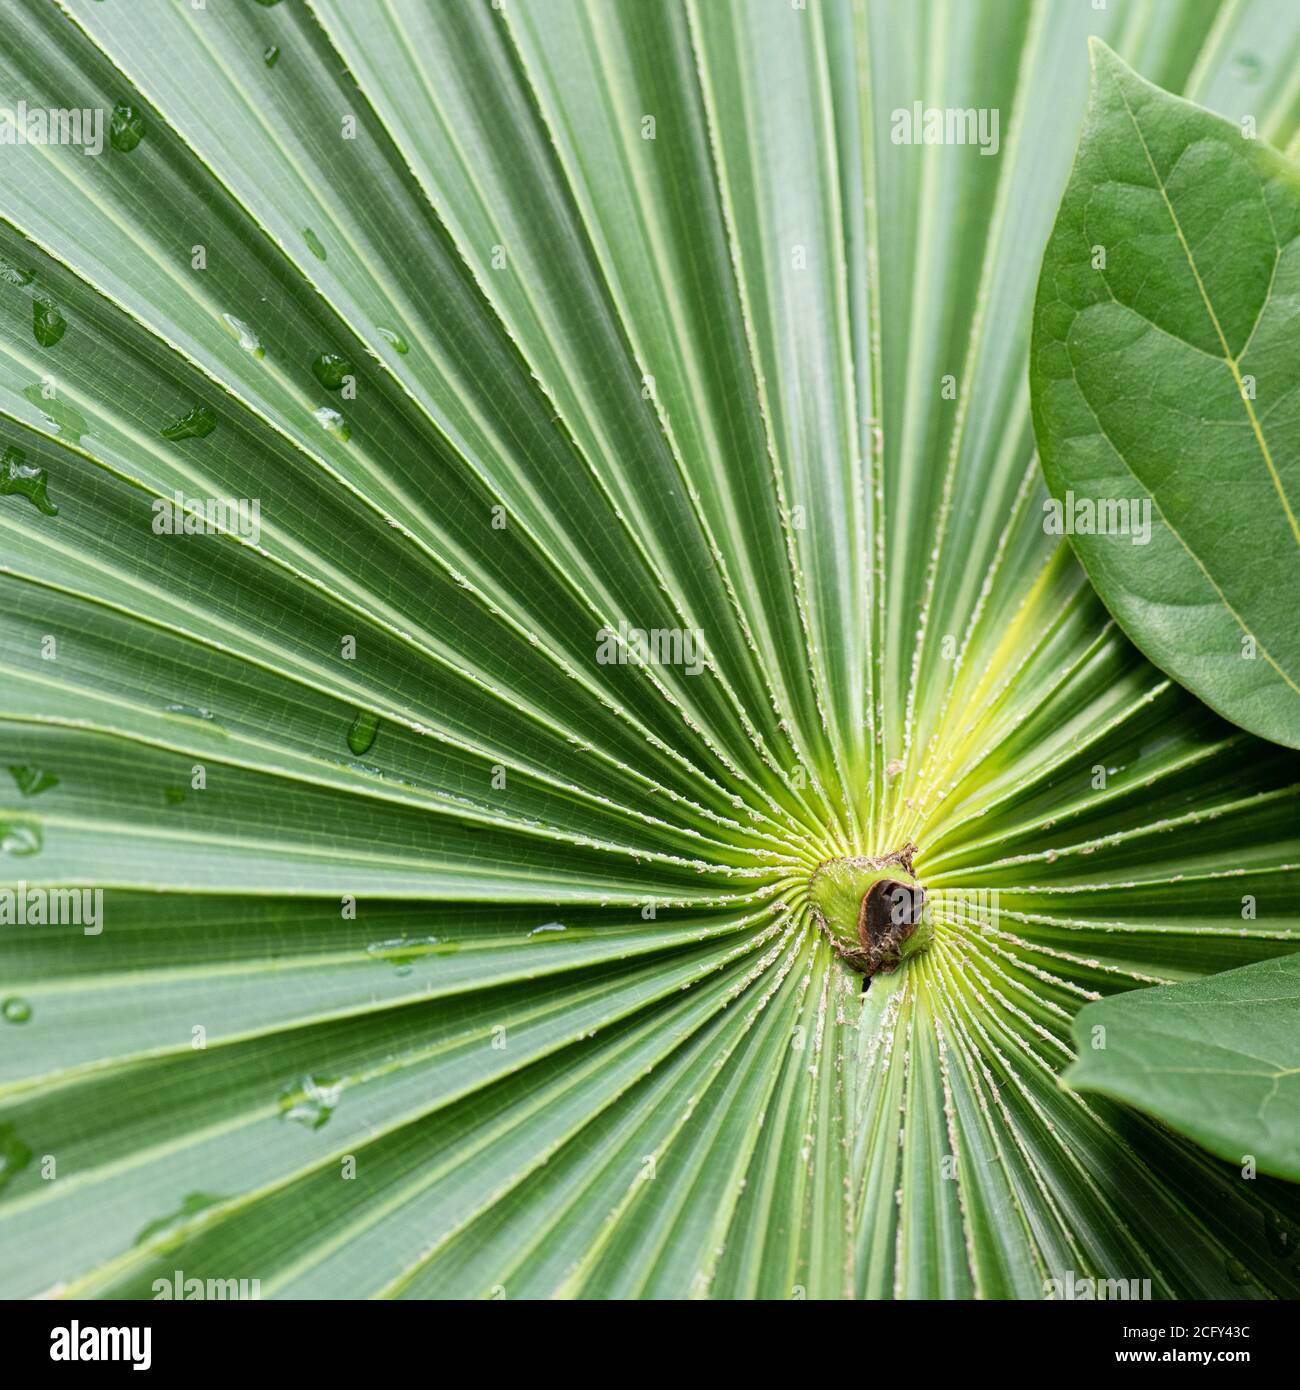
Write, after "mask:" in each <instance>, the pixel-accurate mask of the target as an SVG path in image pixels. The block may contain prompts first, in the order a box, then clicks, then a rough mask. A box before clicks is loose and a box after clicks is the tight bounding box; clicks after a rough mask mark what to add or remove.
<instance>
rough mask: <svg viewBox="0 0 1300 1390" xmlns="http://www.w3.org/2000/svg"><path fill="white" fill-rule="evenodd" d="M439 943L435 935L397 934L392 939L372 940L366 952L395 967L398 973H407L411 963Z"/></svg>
mask: <svg viewBox="0 0 1300 1390" xmlns="http://www.w3.org/2000/svg"><path fill="white" fill-rule="evenodd" d="M438 944H439V942H438V938H437V937H436V936H398V937H395V938H394V939H393V940H392V941H372V942H371V943H370V945H369V946H367V947H366V954H367V955H370V956H374V957H375V959H377V960H382V961H386V962H387V963H388V964H389V965H395V966H396V967H397V973H398V974H399V975H409V974H410V973H411V968H412V963H413V962H414V961H417V960H420V959H421V958H422V957H424V956H426V955H428V953H429V948H430V947H433V946H437V945H438Z"/></svg>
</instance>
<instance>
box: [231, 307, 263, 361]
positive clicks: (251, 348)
mask: <svg viewBox="0 0 1300 1390" xmlns="http://www.w3.org/2000/svg"><path fill="white" fill-rule="evenodd" d="M221 317H222V318H223V319H225V321H226V327H227V328H229V329H230V331H231V332H232V333H233V334H234V335H235V337H236V338H238V339H239V346H240V347H241V348H243V349H244V351H245V352H251V353H252V354H253V356H254V357H256V358H257V360H258V361H259V362H260V361H261V360H262V358H264V357H265V356H266V349H265V348H264V347H263V346H262V340H261V339H260V338H259V337H258V336H257V333H256V331H255V330H254V329H253V328H252V327H251V326H250V325H249V324H246V323H245V322H244V320H243V319H237V318H236V317H235V316H234V314H222V316H221Z"/></svg>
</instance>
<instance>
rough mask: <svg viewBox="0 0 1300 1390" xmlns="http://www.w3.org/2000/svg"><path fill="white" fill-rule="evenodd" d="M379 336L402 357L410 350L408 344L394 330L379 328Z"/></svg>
mask: <svg viewBox="0 0 1300 1390" xmlns="http://www.w3.org/2000/svg"><path fill="white" fill-rule="evenodd" d="M379 336H380V337H381V338H382V339H383V340H384V342H386V343H388V344H390V345H391V346H392V347H393V348H395V349H396V350H397V351H398V352H400V353H402V354H403V355H405V354H406V353H408V352H410V350H411V345H410V343H408V342H407V341H406V339H405V338H403V337H402V335H401V334H400V333H399V332H398V331H397V330H396V329H395V328H381V329H380V330H379Z"/></svg>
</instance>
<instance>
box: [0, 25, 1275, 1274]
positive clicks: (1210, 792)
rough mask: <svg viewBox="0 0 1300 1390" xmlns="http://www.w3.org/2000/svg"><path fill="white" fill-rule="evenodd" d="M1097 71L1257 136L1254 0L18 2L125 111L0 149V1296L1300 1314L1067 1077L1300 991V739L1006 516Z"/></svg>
mask: <svg viewBox="0 0 1300 1390" xmlns="http://www.w3.org/2000/svg"><path fill="white" fill-rule="evenodd" d="M1093 32H1097V33H1099V34H1101V35H1102V36H1103V37H1104V38H1105V39H1106V40H1107V42H1109V43H1111V44H1112V45H1113V46H1114V47H1115V48H1116V49H1117V50H1118V51H1120V52H1123V53H1125V54H1127V55H1128V56H1129V57H1131V58H1132V60H1133V61H1134V62H1135V63H1136V64H1137V65H1138V66H1139V68H1140V69H1141V70H1142V71H1143V72H1144V73H1146V74H1147V75H1148V76H1150V77H1151V78H1152V79H1153V80H1155V81H1158V82H1160V83H1161V84H1162V85H1164V86H1166V87H1174V88H1178V89H1183V90H1186V91H1188V92H1189V93H1190V94H1191V95H1193V96H1196V97H1200V98H1203V99H1204V100H1206V101H1207V102H1210V103H1211V104H1213V105H1214V106H1216V108H1217V109H1220V110H1223V111H1225V112H1231V113H1233V115H1234V117H1235V115H1236V112H1237V111H1238V109H1240V108H1242V107H1244V106H1246V105H1249V106H1251V107H1252V108H1254V109H1255V110H1256V112H1257V115H1258V119H1259V121H1260V129H1261V131H1262V132H1263V133H1264V134H1265V135H1266V137H1267V138H1269V139H1271V140H1272V141H1274V142H1275V143H1277V144H1279V145H1285V144H1286V143H1287V142H1289V141H1290V140H1292V139H1293V137H1294V135H1295V132H1296V129H1297V114H1298V113H1297V111H1296V109H1295V108H1296V93H1295V91H1294V83H1293V78H1294V74H1295V72H1296V71H1297V60H1298V59H1300V14H1297V13H1296V10H1295V7H1294V5H1293V4H1292V3H1291V0H1248V3H1242V4H1234V5H1230V6H1222V7H1221V6H1218V5H1216V4H1214V3H1206V0H1172V3H1165V2H1164V0H1162V2H1161V3H1156V4H1149V5H1148V4H1138V3H1117V2H1116V0H1112V3H1111V4H1110V5H1108V6H1107V7H1106V8H1105V9H1104V10H1094V9H1093V8H1092V7H1091V6H1089V5H1070V6H1063V5H1059V4H1055V3H1050V4H1049V3H1019V0H960V3H958V0H952V2H951V3H949V2H948V0H917V3H908V4H899V3H897V0H834V3H832V2H831V0H809V3H808V4H807V5H806V6H796V5H793V4H790V3H788V0H752V2H751V0H746V2H745V3H740V0H681V2H680V3H679V0H638V3H630V4H623V3H607V2H606V0H507V3H505V4H504V5H503V6H500V7H496V6H493V5H491V4H489V3H486V0H473V2H471V0H465V2H464V3H460V0H456V2H455V3H452V0H447V3H438V4H430V3H427V2H426V0H366V2H365V3H364V4H359V3H356V0H292V3H281V4H276V5H269V6H264V5H257V4H251V3H233V0H208V3H207V5H206V6H205V7H203V8H202V9H199V10H196V9H194V8H193V7H192V6H190V5H187V4H177V3H174V2H173V0H102V2H101V0H59V3H46V2H45V0H40V2H39V3H37V2H36V0H32V3H22V4H18V5H14V6H11V7H10V9H9V11H8V13H7V15H6V23H5V24H4V25H3V26H0V67H3V68H4V70H5V71H7V72H8V73H10V74H11V76H12V86H13V91H14V92H22V93H24V94H25V99H26V100H27V102H28V103H29V105H30V106H32V107H36V106H58V105H62V104H64V103H67V102H69V101H74V100H75V101H76V102H77V104H78V105H79V106H80V107H83V108H85V109H87V110H92V111H93V110H96V109H102V110H103V111H104V112H105V113H110V112H114V111H116V110H118V109H119V108H125V109H126V111H127V112H128V113H129V114H124V115H122V116H121V117H120V119H119V121H118V123H117V128H118V141H117V143H116V144H114V143H113V142H112V140H111V139H110V138H109V135H110V128H109V127H107V126H106V129H105V143H104V148H103V150H102V152H101V153H100V154H98V155H93V156H92V155H87V154H86V153H84V152H83V150H82V149H81V148H78V147H76V146H75V145H67V144H63V145H50V144H41V143H31V144H26V145H21V146H17V145H16V146H13V147H7V148H6V149H5V151H4V156H3V158H2V159H0V190H2V192H3V197H0V262H3V266H0V272H2V273H0V440H3V443H4V447H5V448H6V449H10V448H12V449H15V450H21V451H22V458H21V459H18V458H17V457H16V456H13V455H11V456H10V461H11V463H12V464H13V465H14V468H15V469H16V468H17V467H18V466H19V465H21V466H22V468H24V469H28V470H33V471H31V472H22V473H17V472H14V471H12V470H11V471H10V472H9V473H8V474H7V475H6V477H7V479H8V480H9V481H10V482H11V483H13V484H14V486H13V487H12V488H10V487H6V488H5V489H3V490H0V887H2V888H4V889H5V890H6V891H7V892H9V893H10V894H11V895H12V901H13V902H14V903H15V904H16V903H17V901H18V900H19V897H18V895H19V891H20V890H21V891H22V893H23V899H22V900H23V901H24V902H26V901H27V898H28V896H29V895H30V893H31V892H32V891H33V890H34V891H35V892H36V894H37V898H36V901H39V902H42V903H49V902H52V901H53V898H52V896H51V895H52V894H54V893H68V894H71V893H73V892H77V893H80V892H81V890H85V891H87V892H89V893H91V894H92V895H93V893H94V892H96V891H102V894H103V897H102V911H101V912H99V913H97V914H96V920H95V922H94V923H93V924H91V923H89V922H85V923H83V924H82V925H80V926H78V925H76V924H69V923H68V922H67V921H66V920H64V921H62V922H61V923H60V924H51V923H49V922H48V921H40V922H38V921H35V920H33V919H31V918H30V917H26V918H24V919H23V920H19V919H18V918H17V917H16V916H12V915H11V918H10V920H8V921H7V922H4V923H3V924H0V1294H4V1295H9V1296H24V1297H25V1296H29V1295H36V1294H42V1293H48V1294H52V1295H54V1296H58V1295H67V1296H74V1297H75V1296H90V1297H100V1296H103V1297H110V1296H111V1297H118V1296H121V1297H143V1298H148V1297H151V1296H152V1293H153V1291H154V1285H155V1283H156V1281H158V1280H165V1281H170V1280H171V1279H172V1278H173V1275H174V1272H175V1271H176V1270H178V1269H179V1270H181V1271H183V1272H184V1274H185V1275H186V1277H187V1278H191V1277H192V1278H199V1279H208V1278H211V1279H236V1280H238V1279H250V1280H251V1279H256V1280H258V1281H259V1287H260V1291H261V1296H262V1297H263V1298H267V1299H270V1298H335V1297H337V1298H355V1297H392V1298H430V1297H465V1298H469V1297H475V1298H477V1297H483V1298H492V1297H497V1298H500V1297H506V1298H510V1299H514V1298H532V1297H538V1298H543V1297H544V1298H549V1297H584V1298H596V1297H661V1298H679V1297H682V1298H684V1297H715V1298H741V1297H772V1298H800V1297H810V1298H863V1297H871V1298H882V1297H909V1298H927V1297H953V1298H967V1297H975V1296H981V1297H986V1298H1004V1297H1005V1298H1010V1297H1016V1298H1028V1299H1038V1298H1041V1297H1043V1295H1044V1291H1045V1289H1046V1288H1047V1287H1048V1286H1049V1282H1050V1281H1051V1280H1053V1279H1060V1278H1064V1277H1065V1275H1066V1272H1067V1271H1073V1272H1074V1274H1075V1275H1076V1276H1077V1277H1079V1278H1086V1277H1098V1278H1142V1279H1147V1278H1149V1279H1150V1280H1151V1285H1152V1293H1153V1295H1154V1296H1156V1297H1161V1298H1164V1297H1174V1296H1209V1297H1215V1296H1223V1297H1253V1298H1254V1297H1271V1296H1290V1297H1294V1296H1297V1295H1300V1271H1297V1269H1296V1268H1295V1267H1294V1261H1293V1260H1292V1261H1284V1260H1281V1259H1279V1258H1278V1256H1277V1254H1276V1253H1275V1251H1274V1249H1273V1247H1272V1246H1271V1245H1270V1243H1269V1232H1270V1231H1271V1230H1272V1229H1273V1228H1274V1226H1275V1225H1276V1223H1277V1222H1279V1221H1293V1222H1298V1221H1300V1189H1298V1188H1296V1187H1295V1186H1293V1185H1290V1184H1286V1183H1283V1182H1280V1181H1277V1180H1275V1179H1271V1178H1267V1177H1262V1178H1260V1179H1258V1180H1257V1181H1253V1182H1246V1181H1243V1180H1242V1179H1241V1176H1240V1173H1239V1170H1238V1168H1237V1167H1236V1166H1235V1165H1230V1164H1226V1163H1224V1162H1223V1161H1222V1160H1220V1159H1219V1158H1216V1157H1214V1156H1213V1155H1211V1154H1210V1153H1208V1152H1207V1151H1206V1150H1205V1149H1203V1148H1201V1147H1199V1146H1197V1145H1196V1144H1194V1143H1192V1142H1191V1141H1189V1140H1187V1139H1186V1138H1184V1137H1180V1136H1178V1135H1175V1134H1171V1133H1170V1132H1169V1131H1168V1130H1167V1129H1166V1128H1165V1127H1164V1126H1162V1125H1160V1124H1159V1123H1157V1122H1156V1121H1154V1120H1152V1119H1151V1118H1150V1117H1148V1116H1144V1115H1142V1114H1141V1113H1138V1112H1136V1111H1134V1110H1132V1109H1129V1108H1128V1107H1126V1106H1124V1105H1122V1104H1119V1103H1117V1102H1114V1101H1112V1100H1110V1099H1109V1098H1107V1097H1104V1096H1098V1095H1092V1094H1083V1093H1076V1092H1071V1091H1068V1090H1065V1089H1063V1088H1062V1087H1061V1086H1060V1084H1059V1080H1058V1078H1059V1076H1060V1074H1061V1073H1062V1071H1063V1070H1064V1069H1065V1068H1066V1066H1068V1064H1069V1063H1070V1061H1071V1060H1072V1057H1073V1052H1074V1045H1073V1041H1072V1034H1071V1025H1072V1021H1073V1019H1074V1016H1075V1015H1076V1013H1077V1012H1078V1011H1079V1009H1080V1008H1081V1007H1083V1006H1084V1005H1085V1004H1087V1003H1088V1002H1090V1001H1093V1000H1097V999H1100V998H1102V997H1104V996H1108V995H1111V994H1115V993H1118V992H1122V991H1125V990H1130V989H1133V988H1138V987H1142V986H1147V985H1152V984H1161V983H1169V982H1174V981H1179V980H1189V979H1196V978H1199V977H1201V976H1204V975H1209V974H1213V973H1215V972H1218V971H1222V970H1226V969H1230V968H1232V967H1236V966H1243V965H1248V964H1251V963H1254V962H1257V961H1263V960H1272V959H1275V958H1278V957H1284V956H1287V955H1289V954H1290V953H1292V952H1294V951H1295V950H1296V949H1297V945H1298V944H1300V887H1298V885H1300V869H1298V867H1297V858H1298V856H1297V854H1296V852H1295V825H1296V817H1297V811H1298V808H1300V762H1298V761H1297V758H1296V756H1294V755H1293V754H1291V753H1289V752H1287V751H1285V750H1279V749H1278V748H1277V747H1276V746H1275V745H1273V744H1268V743H1265V742H1263V741H1261V740H1259V739H1257V738H1254V737H1252V736H1250V735H1248V734H1246V733H1244V732H1242V731H1241V730H1240V729H1238V728H1236V727H1234V726H1233V725H1231V724H1229V723H1227V722H1226V721H1224V720H1223V719H1221V718H1219V717H1218V716H1217V715H1215V714H1214V713H1213V712H1212V711H1210V710H1209V709H1207V708H1206V706H1205V705H1204V704H1202V703H1201V702H1200V701H1198V700H1197V699H1195V698H1194V697H1193V696H1192V695H1190V694H1188V693H1187V692H1186V691H1185V690H1184V689H1182V688H1181V686H1180V685H1179V684H1178V683H1177V682H1176V681H1173V680H1171V679H1170V678H1169V677H1167V676H1166V675H1164V674H1162V672H1161V671H1160V670H1159V669H1157V668H1156V667H1155V666H1153V665H1152V664H1150V663H1149V662H1148V661H1147V660H1146V659H1144V658H1143V656H1142V655H1141V653H1140V652H1139V651H1138V650H1137V649H1136V648H1135V647H1134V646H1133V645H1132V644H1131V643H1130V642H1129V641H1128V640H1127V639H1126V638H1125V636H1124V634H1123V632H1122V631H1121V630H1120V628H1119V627H1118V626H1117V624H1116V623H1115V621H1113V620H1112V619H1111V617H1110V616H1109V615H1108V613H1107V611H1106V609H1105V607H1104V605H1103V604H1102V603H1101V602H1100V600H1099V599H1098V598H1097V596H1096V594H1095V592H1094V591H1093V589H1092V587H1091V585H1090V583H1089V581H1088V578H1087V576H1086V575H1085V573H1084V571H1083V569H1082V568H1081V567H1080V565H1079V564H1078V562H1077V561H1076V559H1075V557H1074V555H1073V554H1072V552H1071V550H1070V548H1069V546H1068V545H1067V544H1065V543H1064V541H1063V540H1062V539H1061V538H1059V537H1054V536H1049V535H1047V534H1045V533H1044V530H1043V526H1042V515H1043V502H1044V501H1045V500H1046V497H1047V493H1046V489H1045V486H1044V484H1043V482H1042V475H1041V469H1040V465H1039V462H1038V459H1037V457H1036V455H1035V451H1034V442H1033V431H1032V424H1031V416H1030V403H1029V391H1028V381H1027V365H1028V348H1029V326H1030V318H1031V312H1032V306H1033V299H1034V291H1035V284H1036V275H1037V269H1038V265H1039V262H1040V259H1041V252H1042V248H1043V246H1044V245H1045V244H1046V241H1047V238H1048V236H1049V233H1050V232H1051V227H1052V221H1053V218H1054V215H1055V212H1056V208H1057V206H1058V203H1059V197H1060V192H1061V189H1062V188H1063V187H1064V185H1065V181H1066V179H1067V177H1068V173H1069V167H1070V160H1071V157H1072V153H1073V150H1074V148H1075V145H1076V141H1077V135H1078V129H1079V122H1080V119H1081V117H1082V113H1083V110H1084V104H1085V98H1086V92H1087V76H1088V64H1087V40H1088V37H1089V35H1090V34H1091V33H1093ZM272 52H274V54H275V55H276V56H275V57H274V61H272V60H271V59H270V58H269V57H268V56H267V55H269V54H271V53H272ZM1243 54H1245V55H1248V56H1251V57H1252V59H1253V65H1243V64H1242V62H1241V58H1242V55H1243ZM917 102H920V103H922V106H923V108H924V107H933V108H936V109H939V110H941V111H942V110H947V109H952V110H955V111H958V112H964V111H966V110H970V111H972V112H974V113H978V112H980V111H983V112H984V113H985V118H984V127H983V129H984V133H985V136H986V137H987V138H986V140H985V142H984V143H983V144H980V143H979V142H978V135H979V130H980V123H979V119H978V118H977V119H976V120H975V123H974V125H973V127H971V130H972V131H973V133H974V135H975V136H976V142H975V143H971V142H970V141H964V142H959V143H947V142H945V143H940V144H932V143H926V142H925V140H924V137H923V130H922V131H921V135H920V138H919V139H918V140H914V141H911V142H910V143H909V142H907V141H904V140H902V139H899V140H895V138H894V133H895V131H898V132H899V134H900V135H901V134H903V133H905V132H904V131H903V128H902V124H900V120H899V118H898V113H900V112H901V113H902V118H903V120H904V122H905V120H906V118H907V117H908V116H909V113H913V112H914V106H915V103H917ZM993 113H996V115H997V138H996V146H997V148H996V151H993V145H994V143H995V142H994V139H993V129H992V124H991V122H992V114H993ZM914 133H915V132H914ZM137 135H138V136H139V138H138V139H136V138H135V137H136V136H137ZM126 146H129V148H126ZM986 149H987V150H989V151H990V152H989V153H984V152H983V151H984V150H986ZM4 267H8V269H7V270H6V269H4ZM44 305H48V306H50V308H49V309H47V308H44V307H42V306H44ZM51 310H52V311H53V312H51ZM56 315H57V317H56ZM60 325H61V327H60ZM178 495H179V498H180V515H179V520H180V522H181V525H180V526H179V528H178V527H177V526H176V525H175V524H173V523H175V522H176V521H177V519H178V515H177V508H176V499H177V496H178ZM41 497H44V498H45V499H46V500H47V502H48V507H46V506H42V505H41V504H40V501H39V499H40V498H41ZM254 502H256V503H257V513H256V518H254V515H253V511H252V504H253V503H254ZM239 504H248V505H247V506H246V507H245V508H244V510H242V511H241V510H240V506H239ZM52 508H56V509H57V510H56V511H55V510H51V509H52ZM155 523H158V524H157V525H155ZM638 632H639V633H642V634H652V633H657V634H658V636H657V637H655V638H654V639H653V641H651V639H650V638H649V637H646V638H644V639H642V638H638V637H636V636H635V634H636V633H638ZM909 843H911V844H914V845H915V846H916V853H915V858H914V865H913V867H914V871H915V875H916V878H917V879H918V880H919V881H920V883H921V884H922V885H923V886H924V890H925V894H926V899H925V900H926V905H927V908H928V909H929V911H930V912H931V914H932V920H931V922H930V923H929V924H928V925H929V926H930V928H931V935H930V937H929V938H928V944H927V945H926V946H925V947H924V949H922V950H918V951H917V952H916V953H915V954H913V955H910V956H908V957H907V959H905V960H903V961H902V962H901V964H900V966H899V968H898V969H897V970H896V971H894V972H893V973H890V974H884V973H882V974H881V975H879V976H878V977H877V978H876V979H875V980H873V982H872V984H871V987H870V989H869V990H867V991H865V992H864V991H863V988H862V977H861V976H860V975H859V974H858V973H857V972H855V971H853V970H852V969H850V968H848V967H847V966H846V964H845V963H844V961H843V960H842V959H840V958H839V957H838V956H837V954H836V952H835V950H834V949H833V948H832V945H831V943H830V941H829V940H827V938H826V937H825V935H823V933H822V932H821V930H820V928H819V926H818V922H817V919H816V914H815V913H814V911H813V904H812V902H811V896H810V885H811V882H812V879H813V877H814V875H815V873H816V871H817V869H818V867H819V866H820V865H822V864H823V863H825V862H826V861H827V860H829V859H845V858H847V859H855V858H860V857H865V858H877V857H880V856H883V855H887V854H889V853H890V852H892V851H898V850H901V849H902V847H903V846H905V845H907V844H909ZM1243 894H1253V895H1255V897H1256V899H1257V901H1258V902H1259V904H1260V910H1259V913H1258V916H1257V918H1256V919H1254V920H1251V921H1248V922H1246V921H1243V920H1242V917H1241V899H1242V895H1243ZM3 901H4V900H3V899H0V902H3ZM75 901H77V902H78V903H80V902H81V901H82V899H80V898H77V899H76V900H75ZM89 905H90V907H91V909H92V910H93V909H94V899H93V897H92V898H91V899H90V900H89ZM87 925H91V926H92V931H91V932H90V933H87V931H86V929H85V928H86V926H87ZM94 928H98V930H95V929H94ZM1243 1274H1244V1278H1243Z"/></svg>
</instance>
